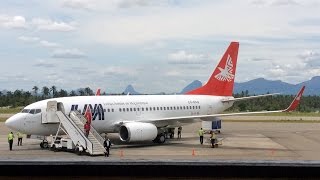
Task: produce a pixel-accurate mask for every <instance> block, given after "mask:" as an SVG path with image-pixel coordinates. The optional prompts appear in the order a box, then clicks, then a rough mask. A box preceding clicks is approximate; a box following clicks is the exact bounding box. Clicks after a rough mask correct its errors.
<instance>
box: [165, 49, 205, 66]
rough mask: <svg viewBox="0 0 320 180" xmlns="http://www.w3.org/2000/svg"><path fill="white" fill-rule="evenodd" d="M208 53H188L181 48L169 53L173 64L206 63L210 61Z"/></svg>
mask: <svg viewBox="0 0 320 180" xmlns="http://www.w3.org/2000/svg"><path fill="white" fill-rule="evenodd" d="M208 58H209V57H208V55H203V54H195V53H187V52H186V51H184V50H180V51H177V52H174V53H171V54H169V55H168V59H169V63H171V64H206V63H208Z"/></svg>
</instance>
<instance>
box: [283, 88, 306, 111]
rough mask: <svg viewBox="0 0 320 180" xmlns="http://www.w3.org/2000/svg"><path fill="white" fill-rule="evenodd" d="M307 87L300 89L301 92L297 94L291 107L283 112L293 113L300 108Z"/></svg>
mask: <svg viewBox="0 0 320 180" xmlns="http://www.w3.org/2000/svg"><path fill="white" fill-rule="evenodd" d="M305 87H306V86H303V87H302V88H301V89H300V91H299V92H298V94H297V95H296V97H295V98H294V99H293V101H292V103H291V104H290V106H289V107H288V108H287V109H285V110H284V111H283V112H291V111H294V110H295V109H296V108H297V107H298V105H299V103H300V99H301V96H302V94H303V91H304V88H305Z"/></svg>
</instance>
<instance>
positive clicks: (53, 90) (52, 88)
mask: <svg viewBox="0 0 320 180" xmlns="http://www.w3.org/2000/svg"><path fill="white" fill-rule="evenodd" d="M50 92H52V97H57V87H56V86H51V88H50Z"/></svg>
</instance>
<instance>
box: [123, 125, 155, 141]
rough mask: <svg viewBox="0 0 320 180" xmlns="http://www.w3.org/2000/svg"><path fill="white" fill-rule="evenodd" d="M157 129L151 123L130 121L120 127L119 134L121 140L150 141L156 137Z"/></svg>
mask: <svg viewBox="0 0 320 180" xmlns="http://www.w3.org/2000/svg"><path fill="white" fill-rule="evenodd" d="M157 134H158V129H157V127H156V126H155V125H153V124H151V123H141V122H132V123H126V124H124V125H122V126H121V127H120V131H119V135H120V139H121V141H125V142H136V141H152V140H154V139H155V138H156V137H157Z"/></svg>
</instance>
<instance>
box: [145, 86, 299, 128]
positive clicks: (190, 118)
mask: <svg viewBox="0 0 320 180" xmlns="http://www.w3.org/2000/svg"><path fill="white" fill-rule="evenodd" d="M304 89H305V86H303V87H302V88H301V89H300V91H299V92H298V94H297V95H296V96H295V98H294V99H293V101H292V102H291V104H290V105H289V107H288V108H286V109H283V110H276V111H256V112H240V113H226V114H212V115H194V116H183V117H181V116H180V117H169V118H162V119H148V120H143V121H140V122H149V123H153V124H164V123H161V122H162V121H164V122H167V123H168V124H171V123H170V122H172V123H175V122H180V123H185V122H191V121H193V122H196V121H199V120H201V121H211V120H212V118H213V117H223V116H237V115H249V114H267V113H278V112H291V111H294V110H295V109H296V108H297V107H298V105H299V102H300V99H301V96H302V94H303V91H304Z"/></svg>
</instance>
